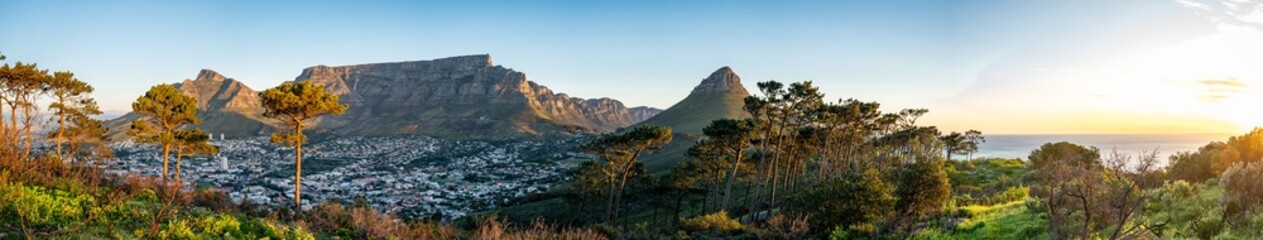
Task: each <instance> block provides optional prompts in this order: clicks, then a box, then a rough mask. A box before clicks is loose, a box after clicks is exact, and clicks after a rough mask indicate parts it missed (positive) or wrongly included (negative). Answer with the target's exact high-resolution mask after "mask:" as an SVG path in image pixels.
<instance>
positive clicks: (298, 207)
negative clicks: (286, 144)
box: [294, 122, 303, 212]
mask: <svg viewBox="0 0 1263 240" xmlns="http://www.w3.org/2000/svg"><path fill="white" fill-rule="evenodd" d="M302 136H303V124H302V123H301V122H300V123H298V124H295V125H294V211H295V212H302V211H303V138H302Z"/></svg>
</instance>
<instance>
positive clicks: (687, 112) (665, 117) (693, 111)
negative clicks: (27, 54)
mask: <svg viewBox="0 0 1263 240" xmlns="http://www.w3.org/2000/svg"><path fill="white" fill-rule="evenodd" d="M748 96H750V93H749V92H747V91H746V89H745V87H743V86H742V85H741V77H740V76H737V74H736V73H735V72H733V70H732V68H729V67H722V68H719V69H718V70H715V72H713V73H711V74H710V76H708V77H706V78H705V79H702V82H701V83H700V84H698V85H697V87H694V88H693V91H692V92H690V93H689V95H688V97H685V98H684V100H680V102H678V103H676V104H675V105H672V106H671V107H670V108H667V109H666V110H663V111H662V113H659V114H658V115H657V116H653V117H652V118H649V119H648V120H645V121H644V122H641V123H639V124H644V125H659V126H667V127H671V131H672V133H673V134H674V137H673V139H672V141H671V143H669V144H667V146H666V147H664V148H663V149H662V150H659V151H657V152H654V153H652V154H649V155H647V156H645V157H644V158H643V159H642V161H644V163H645V168H646V169H647V170H649V172H650V173H663V172H666V171H669V170H670V169H671V168H672V167H675V165H676V164H677V163H679V162H681V161H683V160H684V159H685V158H686V157H685V156H684V153H685V152H686V151H688V148H689V147H692V146H693V142H696V141H697V140H698V139H699V138H700V136H701V135H702V128H705V127H706V125H709V124H710V122H711V121H714V120H718V119H723V118H736V119H739V118H747V117H750V114H749V113H747V112H746V111H745V110H744V106H745V98H746V97H748ZM639 124H638V125H639Z"/></svg>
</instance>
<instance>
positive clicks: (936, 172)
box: [895, 157, 952, 227]
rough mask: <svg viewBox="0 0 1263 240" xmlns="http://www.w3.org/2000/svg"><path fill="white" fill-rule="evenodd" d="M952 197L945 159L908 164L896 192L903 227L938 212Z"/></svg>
mask: <svg viewBox="0 0 1263 240" xmlns="http://www.w3.org/2000/svg"><path fill="white" fill-rule="evenodd" d="M951 194H952V187H951V184H950V183H948V180H947V173H946V172H944V171H943V161H942V160H939V159H937V158H935V157H929V158H925V159H922V160H920V161H916V162H915V163H912V164H910V165H908V167H907V168H906V169H905V170H904V171H902V173H901V174H900V176H899V187H898V188H896V189H895V196H896V197H897V198H898V200H897V201H896V202H895V207H896V208H897V209H899V213H900V215H899V216H900V219H901V220H903V221H901V223H900V225H902V226H901V227H911V224H912V223H914V222H915V221H917V220H919V219H920V218H922V217H925V216H927V215H929V214H933V213H936V212H938V211H939V210H940V209H941V208H942V207H943V204H944V203H946V202H947V200H948V198H950V197H951Z"/></svg>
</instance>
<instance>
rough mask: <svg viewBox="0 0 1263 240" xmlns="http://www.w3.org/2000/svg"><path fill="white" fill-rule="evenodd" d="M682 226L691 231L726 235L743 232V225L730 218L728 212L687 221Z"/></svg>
mask: <svg viewBox="0 0 1263 240" xmlns="http://www.w3.org/2000/svg"><path fill="white" fill-rule="evenodd" d="M680 224H681V225H682V226H683V227H684V228H685V229H688V230H689V231H707V232H718V233H725V234H726V233H731V232H733V231H737V230H741V223H740V222H737V220H735V219H732V218H730V217H728V212H725V211H719V212H717V213H711V214H706V215H702V216H698V217H694V218H691V219H685V220H684V221H683V222H681V223H680Z"/></svg>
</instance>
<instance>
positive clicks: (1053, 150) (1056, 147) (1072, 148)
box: [1027, 142, 1101, 169]
mask: <svg viewBox="0 0 1263 240" xmlns="http://www.w3.org/2000/svg"><path fill="white" fill-rule="evenodd" d="M1027 160H1029V161H1030V163H1031V164H1030V167H1031V168H1032V169H1040V168H1044V166H1046V165H1049V164H1050V163H1053V162H1063V161H1064V162H1074V163H1075V164H1077V165H1083V166H1097V165H1101V150H1100V149H1097V148H1096V147H1084V146H1080V145H1078V144H1073V143H1070V142H1056V143H1045V144H1044V145H1042V146H1039V149H1036V150H1035V151H1031V155H1030V156H1029V157H1027Z"/></svg>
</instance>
